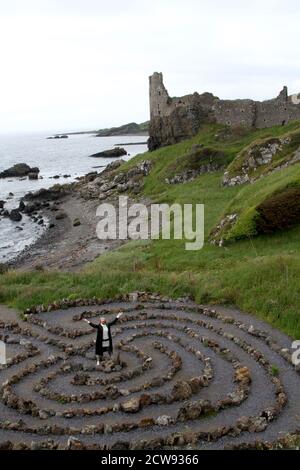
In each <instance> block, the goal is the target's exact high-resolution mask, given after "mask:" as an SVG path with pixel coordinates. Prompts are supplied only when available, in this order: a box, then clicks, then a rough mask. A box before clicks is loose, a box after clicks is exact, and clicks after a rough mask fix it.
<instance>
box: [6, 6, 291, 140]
mask: <svg viewBox="0 0 300 470" xmlns="http://www.w3.org/2000/svg"><path fill="white" fill-rule="evenodd" d="M299 25H300V2H299V0H251V1H250V2H249V0H245V1H244V0H226V1H224V0H184V1H183V0H138V1H135V0H106V1H104V0H36V1H34V0H26V1H24V0H0V52H1V54H0V60H1V68H0V85H1V86H0V132H2V133H5V132H23V131H26V132H29V131H53V132H56V131H57V132H58V131H63V130H67V131H71V130H81V129H97V128H101V127H109V126H113V125H119V124H122V123H126V122H131V121H136V122H141V121H145V120H147V119H148V116H149V103H148V76H149V75H150V74H151V73H152V72H154V71H159V72H163V74H164V81H165V85H166V87H167V89H168V91H169V93H170V95H171V96H172V95H173V96H180V95H183V94H187V93H191V92H193V91H198V92H204V91H211V92H213V93H214V94H215V95H217V96H219V97H221V98H254V99H266V98H271V97H273V96H275V95H277V94H278V92H279V90H280V89H281V88H282V86H283V85H284V84H286V85H288V87H289V91H290V93H296V92H299V91H300V53H299Z"/></svg>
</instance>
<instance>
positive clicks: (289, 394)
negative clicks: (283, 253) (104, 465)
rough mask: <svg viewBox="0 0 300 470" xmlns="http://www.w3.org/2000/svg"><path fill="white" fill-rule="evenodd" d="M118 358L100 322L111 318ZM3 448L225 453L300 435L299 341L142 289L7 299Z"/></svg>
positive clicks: (0, 330)
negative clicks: (99, 345)
mask: <svg viewBox="0 0 300 470" xmlns="http://www.w3.org/2000/svg"><path fill="white" fill-rule="evenodd" d="M121 311H122V312H124V314H123V316H122V317H121V319H120V320H119V322H118V323H117V324H116V325H114V326H113V327H112V332H113V341H114V355H113V359H109V358H107V359H106V360H105V361H103V362H102V363H101V365H100V366H99V367H97V366H96V361H95V357H94V341H95V330H94V329H92V328H91V327H90V326H89V325H88V324H86V323H84V322H83V321H81V320H82V319H84V318H87V319H89V320H91V321H93V322H98V321H99V317H100V316H106V317H107V318H108V319H109V320H110V319H113V318H114V317H115V315H116V314H117V313H118V312H121ZM0 335H1V339H2V340H4V341H5V343H6V349H7V355H8V358H9V359H8V362H7V364H6V365H3V366H0V367H1V370H0V386H1V389H0V448H1V449H33V450H34V449H42V448H47V449H57V448H58V449H170V448H178V449H224V448H246V447H251V446H252V447H253V446H254V447H258V446H260V445H262V444H263V443H272V442H274V441H277V440H278V439H280V438H282V437H284V436H285V435H286V434H289V433H299V429H300V425H299V418H300V375H299V371H297V370H296V368H295V366H293V364H292V363H291V352H292V350H291V349H290V348H291V344H292V340H291V338H289V337H287V336H286V335H284V334H282V333H280V332H278V331H277V330H275V329H273V328H272V327H270V326H269V325H267V324H265V323H263V322H261V321H259V320H258V319H257V318H254V317H252V316H250V315H246V314H242V313H241V312H238V311H236V310H232V309H225V308H221V307H220V308H215V309H213V308H208V307H207V308H206V307H201V306H199V305H197V304H195V303H193V302H191V301H189V300H187V299H181V300H177V301H172V300H171V299H168V298H164V297H161V296H159V295H157V294H152V295H150V294H145V293H133V294H129V295H124V296H122V297H121V298H120V299H118V300H111V301H107V302H105V303H100V301H97V300H96V299H93V300H91V301H88V302H87V301H86V302H83V301H80V300H79V301H73V302H72V301H63V302H61V303H56V304H53V305H51V306H50V307H49V308H48V309H46V308H44V307H43V306H41V307H39V308H35V309H32V310H29V311H27V312H26V315H25V317H24V320H21V319H20V317H19V316H18V315H17V314H16V313H15V312H14V311H13V310H10V309H8V308H6V307H0Z"/></svg>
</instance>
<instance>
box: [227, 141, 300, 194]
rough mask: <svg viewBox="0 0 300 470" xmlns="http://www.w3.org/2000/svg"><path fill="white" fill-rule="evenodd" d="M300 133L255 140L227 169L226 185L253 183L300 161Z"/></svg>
mask: <svg viewBox="0 0 300 470" xmlns="http://www.w3.org/2000/svg"><path fill="white" fill-rule="evenodd" d="M298 145H299V135H297V133H291V134H290V135H285V136H283V137H281V138H274V137H272V138H267V139H264V140H262V141H258V142H254V143H252V144H251V145H250V146H249V147H247V148H246V149H244V150H242V151H241V152H240V153H239V154H238V155H237V156H236V158H235V159H234V160H233V161H232V163H231V164H230V165H229V166H228V168H227V169H226V171H225V173H224V176H223V185H224V186H237V185H240V184H245V183H252V182H254V181H256V180H257V179H259V178H260V177H262V176H265V175H266V174H269V173H271V172H273V171H278V170H280V169H282V168H285V167H287V166H289V165H293V164H294V163H297V162H299V161H300V148H296V151H295V146H296V147H298Z"/></svg>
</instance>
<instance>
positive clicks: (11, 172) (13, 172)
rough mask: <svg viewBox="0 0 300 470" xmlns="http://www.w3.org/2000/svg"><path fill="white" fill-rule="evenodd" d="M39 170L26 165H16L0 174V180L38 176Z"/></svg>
mask: <svg viewBox="0 0 300 470" xmlns="http://www.w3.org/2000/svg"><path fill="white" fill-rule="evenodd" d="M39 172H40V170H39V169H38V168H36V167H34V168H31V167H30V166H29V165H27V164H26V163H17V164H16V165H14V166H12V167H11V168H8V169H7V170H4V171H2V172H1V173H0V178H13V177H22V176H27V175H29V174H31V175H33V174H34V175H38V173H39Z"/></svg>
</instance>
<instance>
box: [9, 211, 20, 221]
mask: <svg viewBox="0 0 300 470" xmlns="http://www.w3.org/2000/svg"><path fill="white" fill-rule="evenodd" d="M9 218H10V220H12V221H13V222H20V220H22V214H20V212H19V211H18V209H13V210H12V211H11V212H10V214H9Z"/></svg>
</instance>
